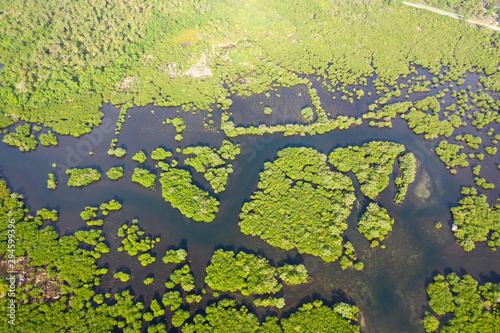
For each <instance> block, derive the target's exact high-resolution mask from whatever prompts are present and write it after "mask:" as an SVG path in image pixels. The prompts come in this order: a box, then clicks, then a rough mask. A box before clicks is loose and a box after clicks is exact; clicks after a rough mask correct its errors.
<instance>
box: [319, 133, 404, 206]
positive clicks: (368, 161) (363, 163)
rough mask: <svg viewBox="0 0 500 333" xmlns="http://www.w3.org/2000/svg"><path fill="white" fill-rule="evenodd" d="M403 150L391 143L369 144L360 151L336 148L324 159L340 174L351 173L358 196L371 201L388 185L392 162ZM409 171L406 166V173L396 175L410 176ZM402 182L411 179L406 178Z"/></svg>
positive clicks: (401, 146)
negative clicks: (358, 189)
mask: <svg viewBox="0 0 500 333" xmlns="http://www.w3.org/2000/svg"><path fill="white" fill-rule="evenodd" d="M404 150H405V147H404V146H403V145H401V144H397V143H394V142H383V141H371V142H368V143H365V144H364V145H363V146H361V147H359V146H353V147H352V146H349V147H348V148H337V149H335V150H334V151H333V152H332V153H331V154H330V156H329V157H328V162H330V163H331V164H333V165H334V166H335V167H336V168H337V169H338V170H339V171H341V172H347V171H352V172H353V173H354V174H355V175H356V178H357V179H358V181H359V183H360V184H361V192H363V194H364V195H366V196H367V197H368V198H370V199H375V197H376V196H377V195H378V194H379V193H380V192H382V191H383V190H384V189H385V188H386V187H387V186H388V185H389V175H390V174H391V173H392V169H393V164H394V161H395V160H396V157H397V156H398V155H400V154H402V153H403V152H404ZM407 159H408V157H407ZM409 159H411V157H409ZM408 162H410V161H409V160H408ZM412 169H413V163H409V165H408V170H406V168H403V169H402V170H400V172H401V171H405V172H408V173H409V174H412V173H413V172H412V171H411V170H412ZM402 177H405V176H404V175H402ZM406 179H407V180H410V179H411V177H410V176H409V175H408V176H407V178H406Z"/></svg>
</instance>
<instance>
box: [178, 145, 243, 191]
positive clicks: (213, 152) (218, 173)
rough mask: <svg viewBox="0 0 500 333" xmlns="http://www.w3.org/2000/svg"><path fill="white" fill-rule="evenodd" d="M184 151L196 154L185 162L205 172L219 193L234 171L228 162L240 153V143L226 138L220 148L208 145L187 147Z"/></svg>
mask: <svg viewBox="0 0 500 333" xmlns="http://www.w3.org/2000/svg"><path fill="white" fill-rule="evenodd" d="M182 153H183V154H184V155H188V156H189V155H194V156H193V157H188V158H186V159H185V160H184V163H185V164H186V165H189V166H192V167H193V168H194V169H195V170H196V171H197V172H201V173H203V174H204V176H205V179H206V180H208V181H209V182H210V185H211V186H212V189H213V190H214V192H215V193H219V192H223V191H224V190H225V186H226V184H227V180H228V177H229V174H231V173H232V172H233V165H232V164H231V163H227V162H228V161H229V160H234V159H235V158H236V156H237V155H239V154H240V145H239V144H238V145H234V144H233V143H231V142H230V141H227V140H224V141H223V142H222V146H221V147H220V148H219V149H217V148H210V147H207V146H197V147H187V148H185V149H184V150H183V151H182Z"/></svg>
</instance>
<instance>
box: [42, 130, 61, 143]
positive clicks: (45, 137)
mask: <svg viewBox="0 0 500 333" xmlns="http://www.w3.org/2000/svg"><path fill="white" fill-rule="evenodd" d="M39 139H40V143H41V144H42V145H43V146H57V144H58V142H57V137H56V136H55V135H54V133H52V131H48V132H47V133H42V134H40V137H39Z"/></svg>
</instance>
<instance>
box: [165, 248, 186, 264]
mask: <svg viewBox="0 0 500 333" xmlns="http://www.w3.org/2000/svg"><path fill="white" fill-rule="evenodd" d="M186 258H187V252H186V250H184V249H179V250H168V251H167V252H166V253H165V256H164V257H163V262H164V263H165V264H169V263H174V264H180V263H181V262H183V261H185V260H186Z"/></svg>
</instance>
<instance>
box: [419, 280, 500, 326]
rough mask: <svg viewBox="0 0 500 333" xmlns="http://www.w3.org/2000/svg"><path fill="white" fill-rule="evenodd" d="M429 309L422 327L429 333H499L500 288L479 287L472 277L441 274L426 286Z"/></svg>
mask: <svg viewBox="0 0 500 333" xmlns="http://www.w3.org/2000/svg"><path fill="white" fill-rule="evenodd" d="M427 295H428V296H429V307H430V309H431V310H432V312H430V311H426V313H425V316H424V318H423V320H422V323H423V325H424V327H425V330H426V332H435V331H436V330H438V329H439V332H496V331H498V329H499V328H500V316H499V314H498V310H499V307H500V305H499V302H498V298H499V297H500V284H495V283H491V282H487V283H485V284H482V285H479V283H478V281H476V280H475V279H474V278H473V277H471V276H470V275H464V276H462V277H461V278H460V277H459V276H458V275H457V274H456V273H450V274H448V275H446V277H445V276H443V275H441V274H438V275H436V276H435V277H434V281H433V282H432V283H430V284H429V285H428V286H427Z"/></svg>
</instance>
